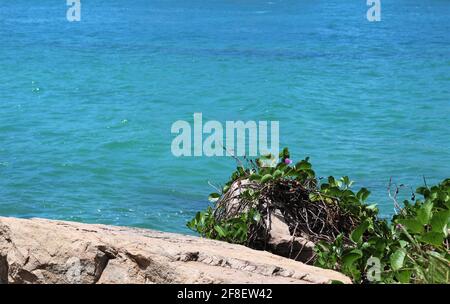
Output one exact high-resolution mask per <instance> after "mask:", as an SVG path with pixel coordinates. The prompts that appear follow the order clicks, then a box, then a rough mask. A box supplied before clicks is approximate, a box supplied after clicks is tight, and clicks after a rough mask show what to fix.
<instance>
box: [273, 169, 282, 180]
mask: <svg viewBox="0 0 450 304" xmlns="http://www.w3.org/2000/svg"><path fill="white" fill-rule="evenodd" d="M282 175H283V171H281V170H275V172H274V173H273V178H279V177H281V176H282Z"/></svg>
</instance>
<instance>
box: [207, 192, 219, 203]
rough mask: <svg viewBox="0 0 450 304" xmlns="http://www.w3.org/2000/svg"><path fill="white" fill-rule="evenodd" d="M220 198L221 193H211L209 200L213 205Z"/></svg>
mask: <svg viewBox="0 0 450 304" xmlns="http://www.w3.org/2000/svg"><path fill="white" fill-rule="evenodd" d="M219 198H220V194H219V193H211V194H210V195H209V196H208V200H209V201H210V202H211V203H215V202H217V200H219Z"/></svg>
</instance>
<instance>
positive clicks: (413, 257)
mask: <svg viewBox="0 0 450 304" xmlns="http://www.w3.org/2000/svg"><path fill="white" fill-rule="evenodd" d="M416 192H417V194H419V195H422V196H423V200H417V201H415V203H414V204H413V203H411V202H409V201H405V202H404V207H403V208H402V209H401V210H399V213H398V214H397V215H395V216H393V218H392V220H391V223H390V224H388V223H387V222H386V221H384V220H379V219H378V218H377V214H373V215H372V216H371V217H368V218H367V219H366V220H365V221H364V222H362V224H360V225H359V226H358V228H356V229H355V230H354V231H353V232H352V234H351V236H350V239H351V240H352V243H350V244H347V245H345V244H343V243H342V242H341V241H340V238H338V239H336V241H335V242H333V243H330V244H328V243H324V242H321V243H319V244H318V246H317V247H316V251H317V258H316V261H315V265H316V266H320V267H324V268H331V269H335V270H339V271H341V272H343V273H345V274H347V275H349V276H351V277H352V279H353V280H354V281H355V282H365V281H368V279H369V278H367V275H366V274H367V271H368V261H369V259H373V258H376V259H377V260H378V261H379V268H380V270H379V278H378V280H379V282H384V283H395V282H398V283H449V282H450V254H449V235H448V228H449V225H450V179H446V180H444V181H443V182H442V183H440V184H439V185H437V186H433V187H431V188H428V187H420V188H418V189H417V190H416ZM414 199H415V198H414ZM372 281H373V280H372Z"/></svg>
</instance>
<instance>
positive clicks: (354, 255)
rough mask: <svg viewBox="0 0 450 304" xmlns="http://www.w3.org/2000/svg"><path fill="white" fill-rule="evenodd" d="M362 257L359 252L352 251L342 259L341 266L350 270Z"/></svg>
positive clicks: (357, 250) (356, 250)
mask: <svg viewBox="0 0 450 304" xmlns="http://www.w3.org/2000/svg"><path fill="white" fill-rule="evenodd" d="M362 256H363V253H362V251H361V250H359V249H353V250H352V251H350V252H349V253H347V254H345V255H344V256H343V257H342V264H343V265H344V267H348V268H351V267H352V265H353V263H354V262H356V261H357V260H359V259H360V258H362Z"/></svg>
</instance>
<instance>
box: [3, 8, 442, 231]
mask: <svg viewBox="0 0 450 304" xmlns="http://www.w3.org/2000/svg"><path fill="white" fill-rule="evenodd" d="M5 2H6V3H5ZM65 2H66V1H65V0H64V1H63V0H58V1H56V0H52V1H50V0H45V1H44V0H42V1H38V2H36V1H34V2H33V3H30V1H25V0H19V1H2V3H1V5H0V6H1V9H0V215H8V216H20V217H32V216H39V217H48V218H56V219H70V220H77V221H84V222H100V223H107V224H108V223H111V224H120V225H131V226H141V227H148V228H156V229H161V230H168V231H181V232H187V230H186V228H185V227H184V224H185V221H186V220H187V219H188V218H189V217H190V216H192V215H193V213H194V211H196V210H198V209H200V208H204V207H205V206H206V205H207V201H206V197H207V195H208V193H210V192H211V191H212V189H211V187H210V186H209V185H208V181H212V182H217V183H220V182H224V181H225V180H226V178H227V177H228V176H229V174H230V172H231V170H232V169H233V167H234V161H233V160H232V159H228V158H178V159H177V158H175V157H173V156H172V154H171V151H170V145H171V140H172V139H173V135H172V134H171V133H170V127H171V124H172V123H173V122H175V121H176V120H179V119H183V120H190V121H191V120H192V115H193V113H194V112H202V113H203V117H204V120H208V119H213V120H219V121H222V122H224V121H225V120H256V121H258V120H279V121H280V136H281V144H282V146H289V147H290V149H291V150H292V152H293V158H294V159H298V158H303V157H304V156H306V155H309V156H311V160H312V162H313V164H314V166H315V169H316V171H317V172H318V174H319V175H320V176H328V175H330V174H333V175H349V176H350V177H351V178H352V179H354V180H356V181H357V184H356V186H365V187H368V188H370V189H371V190H372V201H375V202H378V203H379V204H380V206H381V209H382V212H383V214H384V215H388V214H390V213H391V212H392V204H391V202H390V201H389V199H388V198H387V197H386V185H387V182H388V180H389V177H390V176H392V177H393V178H394V179H395V180H396V181H397V182H399V183H405V184H408V185H411V186H412V187H414V188H415V187H416V186H419V185H421V183H422V178H423V176H425V177H426V179H427V181H428V182H429V183H432V182H437V181H439V180H441V179H443V178H445V177H449V176H450V174H449V173H450V142H449V138H450V123H449V117H450V92H449V91H450V73H449V72H450V34H449V33H450V29H449V26H450V20H449V19H450V2H448V1H444V0H440V1H438V0H427V1H418V0H409V1H406V0H399V1H390V0H382V21H381V22H378V23H369V22H368V21H367V20H366V18H365V14H366V10H367V6H366V4H365V2H366V1H365V0H355V1H338V0H333V1H276V0H272V1H270V2H268V1H191V0H190V1H179V0H170V1H169V0H168V1H150V0H149V1H133V2H129V1H125V0H122V1H119V0H114V1H83V0H81V2H82V15H81V18H82V19H81V22H78V23H77V22H75V23H69V22H68V21H67V20H66V19H65V14H66V12H65V10H66V3H65ZM93 2H95V3H93ZM347 2H351V3H347ZM406 194H407V193H406ZM406 194H405V195H406Z"/></svg>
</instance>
